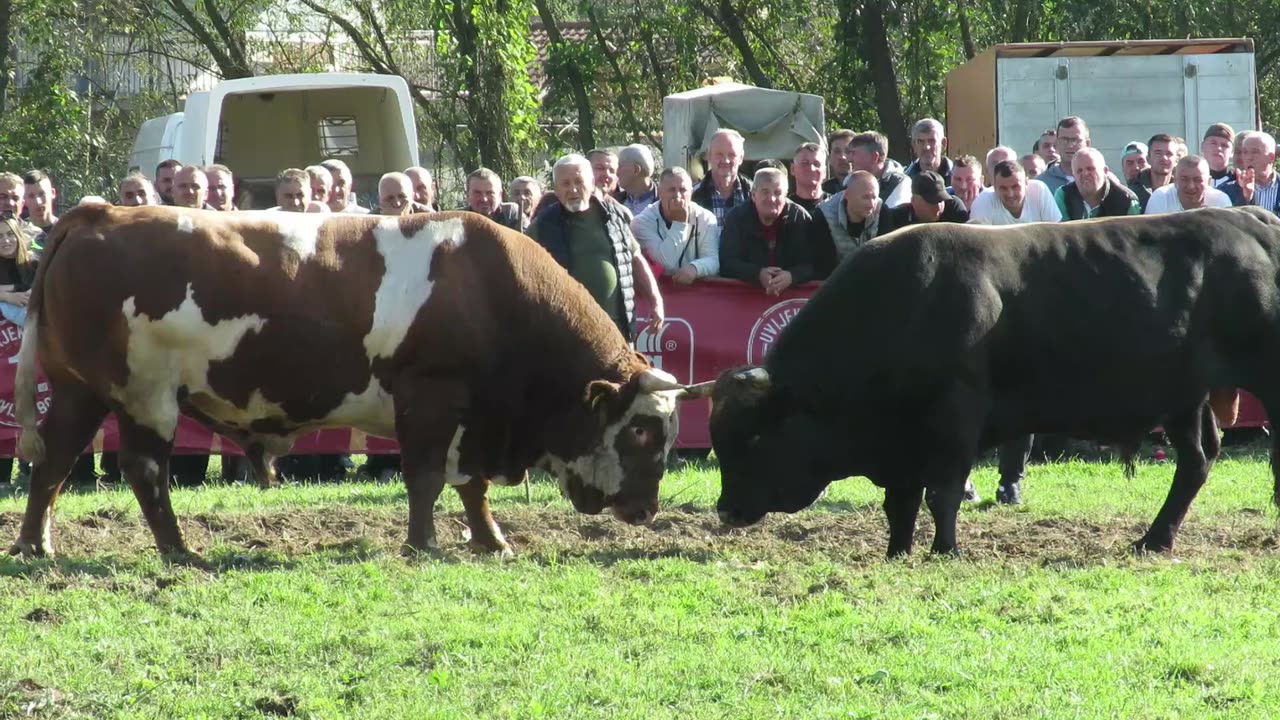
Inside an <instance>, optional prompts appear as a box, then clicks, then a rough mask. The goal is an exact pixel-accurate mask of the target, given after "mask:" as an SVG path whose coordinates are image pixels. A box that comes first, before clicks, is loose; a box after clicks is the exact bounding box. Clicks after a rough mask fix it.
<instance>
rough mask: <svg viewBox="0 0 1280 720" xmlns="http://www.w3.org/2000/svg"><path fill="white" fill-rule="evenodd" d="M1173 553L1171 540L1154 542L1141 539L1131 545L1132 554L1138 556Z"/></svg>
mask: <svg viewBox="0 0 1280 720" xmlns="http://www.w3.org/2000/svg"><path fill="white" fill-rule="evenodd" d="M1172 551H1173V540H1171V539H1170V540H1156V539H1153V538H1149V537H1145V536H1144V537H1143V538H1141V539H1140V540H1138V541H1137V542H1135V543H1134V544H1133V552H1134V553H1135V554H1138V555H1147V554H1151V553H1168V552H1172Z"/></svg>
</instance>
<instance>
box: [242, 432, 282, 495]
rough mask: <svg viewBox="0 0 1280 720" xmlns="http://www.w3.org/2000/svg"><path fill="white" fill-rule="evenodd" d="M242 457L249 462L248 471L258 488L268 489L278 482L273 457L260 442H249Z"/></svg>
mask: <svg viewBox="0 0 1280 720" xmlns="http://www.w3.org/2000/svg"><path fill="white" fill-rule="evenodd" d="M244 457H245V461H246V462H248V463H249V471H250V472H251V473H253V477H254V478H255V479H256V480H257V481H258V487H259V488H261V489H263V490H270V489H271V488H272V487H273V486H275V485H277V484H278V481H277V478H276V467H275V463H274V462H272V460H273V458H272V457H271V455H270V454H269V453H268V452H267V449H266V447H265V446H263V444H262V443H260V442H254V443H250V444H249V447H248V448H246V449H245V451H244Z"/></svg>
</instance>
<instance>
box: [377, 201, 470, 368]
mask: <svg viewBox="0 0 1280 720" xmlns="http://www.w3.org/2000/svg"><path fill="white" fill-rule="evenodd" d="M373 237H374V239H375V240H376V241H377V244H378V253H379V254H381V255H382V258H383V261H384V262H385V264H386V270H385V271H384V272H383V275H382V280H381V282H380V283H379V284H378V292H377V295H376V296H375V303H376V304H375V305H374V311H373V329H371V330H370V331H369V334H368V335H366V336H365V338H364V347H365V352H366V353H367V354H368V356H369V359H370V360H374V359H376V358H379V357H391V356H392V355H394V354H395V352H396V349H397V348H399V347H400V343H402V342H404V337H405V335H407V334H408V333H409V326H410V325H412V324H413V320H414V318H416V317H417V316H418V311H419V310H421V309H422V306H423V305H425V304H426V303H427V298H429V297H430V296H431V286H432V283H431V281H429V280H427V277H428V275H429V274H430V273H431V258H432V257H433V256H434V255H435V252H436V248H438V247H440V244H441V243H443V242H445V241H447V240H452V241H453V242H455V243H459V244H460V243H462V240H463V237H462V219H461V218H452V219H449V220H438V221H432V222H428V223H427V224H425V225H423V226H422V229H421V230H419V231H418V232H416V233H414V234H413V236H412V237H405V236H404V233H402V232H400V220H399V218H390V217H389V218H386V219H384V220H382V221H381V222H379V223H378V226H377V227H375V228H374V230H373Z"/></svg>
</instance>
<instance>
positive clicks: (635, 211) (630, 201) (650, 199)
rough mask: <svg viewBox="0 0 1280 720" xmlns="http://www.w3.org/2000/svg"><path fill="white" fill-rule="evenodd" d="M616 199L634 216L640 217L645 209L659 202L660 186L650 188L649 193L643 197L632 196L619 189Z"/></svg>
mask: <svg viewBox="0 0 1280 720" xmlns="http://www.w3.org/2000/svg"><path fill="white" fill-rule="evenodd" d="M614 198H616V199H618V200H621V201H622V204H623V205H626V206H627V209H628V210H630V211H631V215H632V216H636V215H639V214H640V213H642V212H644V209H645V208H647V207H649V206H650V205H652V204H654V203H656V202H658V186H657V185H656V184H654V185H650V186H649V192H647V193H644V194H643V195H635V196H633V195H631V194H630V193H628V192H627V191H626V190H623V189H622V188H618V192H617V194H616V195H614Z"/></svg>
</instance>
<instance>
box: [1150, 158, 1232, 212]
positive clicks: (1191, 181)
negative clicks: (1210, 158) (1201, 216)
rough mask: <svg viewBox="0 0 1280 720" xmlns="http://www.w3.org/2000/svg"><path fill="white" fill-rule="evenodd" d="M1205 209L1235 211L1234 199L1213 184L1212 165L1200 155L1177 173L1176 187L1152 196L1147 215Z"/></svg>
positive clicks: (1184, 161) (1180, 163) (1179, 166)
mask: <svg viewBox="0 0 1280 720" xmlns="http://www.w3.org/2000/svg"><path fill="white" fill-rule="evenodd" d="M1202 207H1231V198H1230V197H1228V196H1227V194H1226V193H1224V192H1222V191H1221V190H1217V189H1214V188H1213V187H1211V186H1210V183H1209V163H1207V162H1205V159H1204V158H1202V157H1200V156H1199V155H1187V156H1184V157H1183V158H1182V159H1181V160H1179V161H1178V164H1177V165H1176V166H1175V167H1174V169H1173V184H1171V185H1165V186H1163V187H1161V188H1159V189H1157V190H1155V191H1154V192H1152V193H1151V199H1150V200H1148V201H1147V209H1146V214H1147V215H1158V214H1160V213H1170V212H1178V211H1181V210H1195V209H1196V208H1202Z"/></svg>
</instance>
